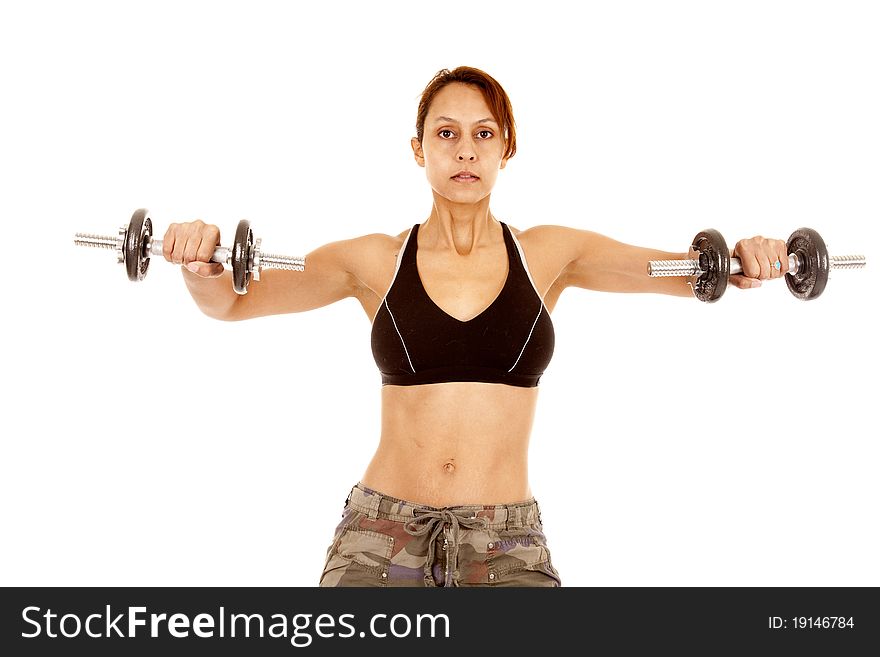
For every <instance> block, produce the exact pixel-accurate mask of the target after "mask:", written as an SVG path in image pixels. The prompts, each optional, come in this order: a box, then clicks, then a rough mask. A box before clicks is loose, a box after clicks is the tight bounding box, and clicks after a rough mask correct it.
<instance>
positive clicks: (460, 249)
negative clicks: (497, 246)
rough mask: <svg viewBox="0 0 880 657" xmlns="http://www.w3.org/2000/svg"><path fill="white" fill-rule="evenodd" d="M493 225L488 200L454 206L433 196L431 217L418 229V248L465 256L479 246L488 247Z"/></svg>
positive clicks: (494, 224)
mask: <svg viewBox="0 0 880 657" xmlns="http://www.w3.org/2000/svg"><path fill="white" fill-rule="evenodd" d="M497 224H498V221H497V220H496V219H495V217H494V216H493V215H492V211H491V210H490V209H489V197H488V196H487V197H486V198H484V199H481V200H480V201H479V202H477V203H455V202H452V201H450V200H449V199H446V198H443V197H438V196H437V195H436V194H435V195H434V205H433V207H432V208H431V215H430V216H429V217H428V219H427V220H426V221H425V222H424V223H423V224H422V225H421V226H420V227H419V244H420V245H421V246H424V247H426V248H428V249H431V250H438V251H444V252H451V253H452V254H457V255H462V256H465V255H469V254H470V253H471V252H472V251H474V249H476V248H478V247H480V246H489V245H491V244H492V238H493V236H494V235H495V232H494V231H495V226H496V225H497ZM423 237H424V239H422V238H423Z"/></svg>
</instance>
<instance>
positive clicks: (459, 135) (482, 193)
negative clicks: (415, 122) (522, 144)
mask: <svg viewBox="0 0 880 657" xmlns="http://www.w3.org/2000/svg"><path fill="white" fill-rule="evenodd" d="M412 148H413V154H414V155H415V159H416V162H417V163H418V164H419V166H423V167H425V174H426V175H427V176H428V182H430V183H431V187H432V188H433V190H434V192H435V193H436V194H438V195H440V196H442V197H443V198H446V199H448V200H449V201H452V202H454V203H476V202H478V201H480V200H482V199H484V198H486V197H487V196H488V195H489V194H490V193H491V192H492V188H493V187H494V186H495V180H496V179H497V178H498V171H499V170H500V169H503V168H504V166H505V165H506V164H507V160H505V159H502V157H501V155H502V153H503V152H504V135H503V134H501V129H500V127H499V125H498V123H496V121H495V119H494V118H493V117H492V111H491V110H490V109H489V106H488V105H487V104H486V101H485V99H484V98H483V94H482V92H481V91H480V90H479V89H477V88H476V87H472V86H469V85H466V84H461V83H457V82H456V83H452V84H448V85H446V86H445V87H443V89H441V90H440V91H439V92H437V95H436V96H434V100H433V101H432V102H431V106H430V107H429V108H428V115H427V117H426V118H425V128H424V132H423V135H422V142H421V143H419V140H418V139H416V138H413V140H412ZM461 171H467V172H470V173H471V174H472V175H471V176H470V177H467V176H459V175H458V174H459V172H461Z"/></svg>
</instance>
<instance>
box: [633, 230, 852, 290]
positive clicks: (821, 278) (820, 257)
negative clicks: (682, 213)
mask: <svg viewBox="0 0 880 657" xmlns="http://www.w3.org/2000/svg"><path fill="white" fill-rule="evenodd" d="M786 252H787V253H788V272H787V273H786V275H785V282H786V284H788V289H789V291H790V292H791V293H792V294H793V295H794V296H796V297H797V298H798V299H803V300H810V299H815V298H816V297H818V296H819V295H820V294H822V292H823V291H824V290H825V284H826V283H827V282H828V272H829V270H831V269H861V268H862V267H864V266H865V256H861V255H848V256H830V257H829V255H828V248H827V247H826V246H825V240H823V239H822V237H821V236H820V235H819V233H817V232H816V231H815V230H813V229H812V228H799V229H797V230H796V231H794V232H793V233H792V234H791V236H790V237H789V238H788V241H787V242H786ZM690 256H691V257H690V258H689V259H687V260H651V261H650V262H649V263H648V276H688V277H690V280H689V281H688V284H689V285H690V286H691V287H692V288H693V290H694V296H696V297H697V299H699V300H700V301H707V302H710V303H711V302H713V301H717V300H718V299H720V298H721V295H722V294H724V290H725V289H727V280H728V278H729V277H730V276H731V275H733V274H740V273H742V263H741V262H740V260H739V258H731V257H730V251H729V250H728V248H727V243H726V242H725V241H724V238H723V237H721V233H719V232H718V231H717V230H714V229H711V228H710V229H708V230H704V231H702V232H700V233H697V236H696V237H694V241H693V244H692V245H691V249H690Z"/></svg>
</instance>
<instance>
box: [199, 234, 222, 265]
mask: <svg viewBox="0 0 880 657" xmlns="http://www.w3.org/2000/svg"><path fill="white" fill-rule="evenodd" d="M219 244H220V229H219V228H217V227H216V226H206V227H205V228H204V230H203V231H202V243H201V245H200V246H199V250H198V253H197V255H196V260H199V261H201V262H211V258H213V257H214V249H215V248H216V247H217V246H218V245H219Z"/></svg>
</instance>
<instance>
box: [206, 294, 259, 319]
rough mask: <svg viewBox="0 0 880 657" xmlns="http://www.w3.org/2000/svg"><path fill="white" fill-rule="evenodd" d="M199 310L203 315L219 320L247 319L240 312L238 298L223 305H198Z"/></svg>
mask: <svg viewBox="0 0 880 657" xmlns="http://www.w3.org/2000/svg"><path fill="white" fill-rule="evenodd" d="M199 310H201V311H202V314H203V315H205V316H207V317H210V318H211V319H216V320H219V321H221V322H239V321H241V320H243V319H247V316H246V315H245V314H244V313H242V312H241V308H240V304H239V299H234V300H233V302H232V303H231V304H228V305H226V306H223V307H217V306H199Z"/></svg>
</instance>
